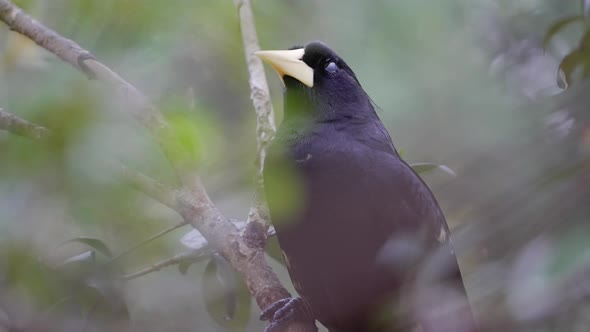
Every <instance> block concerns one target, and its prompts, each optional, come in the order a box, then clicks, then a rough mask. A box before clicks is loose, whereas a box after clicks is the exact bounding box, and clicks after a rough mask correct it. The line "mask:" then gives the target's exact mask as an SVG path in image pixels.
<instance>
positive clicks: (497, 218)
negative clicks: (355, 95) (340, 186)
mask: <svg viewBox="0 0 590 332" xmlns="http://www.w3.org/2000/svg"><path fill="white" fill-rule="evenodd" d="M15 3H16V4H17V5H19V6H21V7H22V8H24V9H25V10H26V11H27V12H28V13H30V14H31V15H33V16H34V17H36V18H37V19H38V20H39V21H41V22H43V23H45V24H46V25H48V26H49V27H51V28H53V29H54V30H56V31H58V32H59V33H60V34H62V35H64V36H66V37H68V38H70V39H73V40H75V41H76V42H78V43H79V44H81V45H82V46H83V47H85V48H86V49H88V50H90V51H91V52H93V53H94V54H95V55H96V56H97V58H99V59H101V60H102V61H103V62H104V63H106V64H108V65H109V66H111V67H112V68H113V69H115V70H116V71H117V72H119V73H120V74H121V75H122V76H124V77H125V78H127V79H128V80H129V81H130V82H132V83H133V84H134V85H136V86H137V87H138V88H140V89H141V90H143V91H144V92H146V94H148V95H149V97H150V98H152V99H153V100H154V101H155V102H156V103H157V104H158V105H159V106H160V107H162V109H163V110H164V111H165V112H166V114H167V116H169V118H170V119H171V122H172V123H173V124H174V125H175V126H177V127H178V130H179V131H180V132H182V135H181V136H182V137H183V141H182V142H183V144H185V145H187V147H188V149H190V151H192V152H193V156H194V161H195V167H197V168H199V170H200V172H201V174H202V176H203V178H204V181H205V182H206V187H207V189H208V191H209V193H210V194H211V196H212V198H213V200H214V201H215V202H216V203H217V204H218V205H219V207H220V208H221V210H222V211H223V212H224V213H225V214H226V215H228V216H229V217H232V218H236V219H242V220H243V219H245V217H246V214H247V211H248V207H249V205H250V204H251V202H252V192H253V180H252V179H253V175H254V155H255V148H256V146H255V145H256V141H255V117H254V113H253V111H252V106H251V103H250V101H249V88H248V84H247V80H248V78H247V72H246V67H245V62H244V55H243V50H242V47H241V45H242V44H241V39H240V38H241V37H240V32H239V25H238V21H237V15H236V11H235V8H234V5H233V3H232V1H203V0H201V1H189V0H170V1H146V0H103V1H76V0H26V1H25V0H22V1H15ZM580 3H581V1H578V0H568V1H564V0H476V1H474V0H446V1H438V2H436V1H434V2H433V1H425V0H411V1H409V0H408V1H391V0H389V1H387V0H376V1H371V2H362V1H348V2H342V1H337V0H326V1H311V0H298V1H293V0H280V1H273V0H255V1H254V4H253V6H254V14H255V18H256V24H257V28H258V33H259V38H260V42H261V45H262V47H263V48H266V49H281V48H287V47H290V46H292V45H295V44H299V45H301V44H305V43H307V42H308V41H311V40H316V39H319V40H323V41H324V42H326V43H327V44H329V45H331V46H332V47H333V48H334V49H335V50H336V51H337V52H338V53H339V54H340V55H341V56H342V57H343V58H344V59H346V61H347V62H348V64H349V65H350V66H351V67H352V68H353V69H354V70H355V72H356V74H357V76H358V78H359V80H360V81H361V83H362V84H363V86H364V88H365V90H366V91H367V92H368V93H369V95H370V96H371V97H372V99H373V100H374V101H375V103H376V104H377V105H379V106H380V108H381V110H380V111H379V115H380V117H381V118H382V120H383V121H384V122H385V124H386V126H387V128H388V129H389V131H390V133H391V135H392V137H393V140H394V143H395V144H396V146H397V147H398V149H401V150H402V151H403V156H404V158H405V159H406V160H408V161H410V162H432V163H436V164H441V165H447V166H448V167H450V168H451V169H452V170H453V171H454V172H455V173H456V176H454V177H453V176H450V175H449V174H447V173H445V172H437V171H432V172H428V173H425V174H423V175H424V177H425V180H426V181H427V182H428V184H429V185H430V186H431V187H432V188H433V190H434V192H435V194H436V196H437V198H438V199H439V201H440V203H441V205H442V207H443V210H444V211H445V214H446V216H447V220H448V222H449V224H450V226H451V228H452V229H453V236H452V240H453V242H454V244H455V247H456V251H457V253H458V257H459V259H460V264H461V267H462V270H463V273H464V276H465V279H466V283H467V289H468V293H469V295H470V298H471V300H472V303H473V305H474V308H475V311H476V314H477V318H478V320H479V321H480V322H481V324H482V325H483V326H485V327H487V328H488V329H489V330H498V331H587V326H590V301H589V299H590V298H589V295H590V284H589V280H590V278H588V277H589V276H590V274H589V273H590V214H589V212H590V186H589V185H590V111H589V109H588V105H589V102H590V97H588V96H590V95H589V94H587V93H586V92H587V91H588V89H590V85H589V84H588V83H587V82H586V81H585V80H584V78H585V76H587V75H588V72H589V71H588V70H587V69H586V67H588V66H587V63H590V56H588V55H586V53H585V52H584V44H583V43H582V42H583V41H584V38H583V37H584V34H585V32H586V29H587V26H586V25H585V24H586V23H584V22H585V21H587V20H588V16H586V18H585V17H584V15H585V12H587V11H585V10H584V8H583V6H582V7H581V6H580ZM586 14H587V13H586ZM574 15H580V16H581V19H579V20H578V23H572V24H567V26H563V27H561V28H559V29H556V27H555V24H556V22H559V21H560V20H563V19H564V18H567V17H570V16H574ZM562 28H563V29H562ZM548 33H549V37H551V38H547V37H548ZM575 50H582V52H579V55H578V56H576V57H575V58H576V60H575V61H573V60H570V62H568V63H562V61H563V60H564V59H565V58H567V56H568V55H569V54H572V52H573V51H575ZM560 63H562V69H563V71H562V72H561V74H559V73H558V68H559V66H560ZM268 74H269V75H268V77H269V80H270V83H271V91H272V100H273V102H274V106H275V110H276V111H277V117H278V119H279V121H280V118H281V110H282V105H281V102H282V98H281V93H282V87H281V85H280V81H279V79H278V78H277V77H276V75H275V74H274V73H272V72H271V71H270V70H269V71H268ZM566 85H567V89H566V90H564V89H563V88H564V87H565V86H566ZM105 90H106V89H104V87H103V86H101V85H99V84H96V83H95V82H93V81H88V80H86V79H85V77H83V76H82V75H80V74H79V73H78V72H76V71H75V70H73V69H72V68H70V67H69V66H68V65H66V64H63V63H61V62H60V61H59V60H58V59H57V58H56V57H55V56H53V55H52V54H49V53H48V52H46V51H44V50H42V49H40V48H38V47H36V46H35V45H34V44H32V42H30V41H28V40H26V39H25V38H23V37H21V36H19V35H17V34H16V33H14V32H11V31H9V30H8V29H7V28H6V27H5V26H2V27H1V29H0V107H3V108H5V109H6V110H8V111H10V112H13V113H15V114H17V115H19V116H20V117H22V118H25V119H28V120H30V121H34V122H36V123H39V124H41V125H44V126H47V127H49V128H51V129H52V130H54V132H55V136H54V137H52V139H51V140H50V141H48V142H47V144H39V143H38V142H33V141H30V140H27V139H25V138H21V137H17V136H14V135H10V134H8V133H6V132H0V331H17V328H18V329H19V331H21V330H30V331H33V330H37V331H48V330H55V331H81V330H86V331H100V330H112V331H124V330H142V331H162V330H167V331H227V330H236V331H241V330H244V329H247V330H248V331H260V330H261V329H262V328H263V326H264V325H263V324H262V323H261V322H259V321H258V319H257V315H258V314H259V311H258V308H257V307H256V305H255V304H251V305H250V302H249V300H248V299H247V296H246V297H245V300H244V296H243V294H242V293H241V291H240V290H239V289H241V288H240V285H239V282H238V281H236V280H231V273H229V274H228V273H222V272H220V271H224V269H227V266H224V265H223V262H219V259H217V258H213V259H211V260H208V261H204V262H202V263H195V264H193V265H191V266H190V268H188V269H187V270H184V269H182V270H183V272H186V273H180V272H179V271H178V269H176V268H173V267H169V268H166V269H164V270H162V271H159V272H155V273H151V274H149V275H146V276H143V277H140V278H137V279H133V280H130V281H128V282H123V281H121V280H120V279H118V278H116V277H113V276H117V275H120V274H122V273H131V272H134V271H136V270H139V269H141V268H143V267H145V266H149V265H150V264H153V263H155V262H157V261H160V260H162V259H165V258H168V257H171V256H172V255H174V254H177V253H179V252H182V251H184V250H186V248H185V247H184V246H183V245H182V244H181V242H180V238H181V237H182V236H183V235H184V234H185V233H187V232H188V231H189V229H188V228H182V229H179V230H176V231H174V232H172V233H170V234H168V235H166V236H164V237H161V238H158V239H156V240H154V241H150V242H149V243H148V244H146V245H143V246H141V247H140V248H138V249H137V250H134V251H132V252H131V253H129V254H127V255H125V256H123V257H121V258H120V259H117V262H116V263H117V264H114V263H108V264H106V265H105V262H108V261H109V260H110V259H111V258H112V257H113V256H116V255H118V254H119V253H121V252H123V251H125V250H126V249H128V248H130V247H132V246H133V245H134V244H136V243H139V242H141V241H142V240H144V239H146V238H148V237H149V236H151V235H153V234H155V233H157V232H159V231H161V230H162V229H164V228H166V227H169V226H171V225H174V224H175V223H178V222H179V221H180V217H179V216H177V215H176V214H175V213H173V212H172V211H170V210H168V209H167V208H165V207H163V206H161V205H159V204H158V203H156V202H154V201H152V200H150V199H149V198H147V197H146V196H144V195H143V194H142V193H140V192H138V191H136V190H134V189H133V188H131V187H130V186H129V185H128V184H126V183H125V182H123V181H121V179H120V178H118V177H117V176H116V175H115V174H113V173H112V171H111V170H110V168H109V167H108V166H107V165H106V164H107V161H108V160H112V159H119V160H121V161H123V162H124V163H125V164H127V165H129V166H130V167H131V168H135V169H138V170H141V171H143V172H145V173H147V174H149V175H151V176H153V177H155V178H157V179H160V180H162V181H163V182H165V183H169V184H173V183H174V177H173V174H172V171H171V168H170V166H169V165H168V163H167V162H166V160H165V158H164V156H163V155H162V153H161V151H160V150H159V149H158V148H157V144H155V142H154V141H153V139H152V138H151V137H150V135H149V134H148V133H147V132H146V131H145V130H144V129H143V128H141V126H139V125H138V124H136V123H135V122H134V121H133V119H131V118H130V117H128V116H127V114H126V113H125V112H124V111H123V110H122V109H121V107H122V106H121V105H122V103H120V102H118V101H117V100H116V99H113V98H112V95H111V94H110V93H109V92H108V91H105ZM392 204H395V202H392ZM72 239H74V240H75V241H71V240H72ZM93 239H98V240H93ZM274 245H275V246H276V244H274ZM275 249H276V248H275ZM273 256H275V255H273ZM185 267H186V266H185ZM273 267H274V268H275V270H276V271H277V272H278V273H279V274H280V276H281V278H282V280H283V281H284V283H285V284H286V285H288V284H289V278H288V275H287V274H286V271H285V269H284V268H283V267H282V266H281V264H280V263H279V262H277V261H274V260H273ZM228 276H229V278H228ZM228 279H229V280H228ZM227 285H234V286H235V287H237V288H236V289H238V290H235V291H233V292H227V291H226V290H227ZM216 286H219V287H217V288H219V289H218V291H216V290H217V288H216ZM289 287H290V285H289ZM230 288H231V287H230ZM236 298H238V299H236Z"/></svg>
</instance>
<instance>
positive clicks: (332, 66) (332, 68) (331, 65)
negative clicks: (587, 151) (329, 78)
mask: <svg viewBox="0 0 590 332" xmlns="http://www.w3.org/2000/svg"><path fill="white" fill-rule="evenodd" d="M324 69H325V70H326V72H328V73H330V74H333V73H335V72H337V71H338V69H339V68H338V65H337V64H336V62H334V61H329V62H327V63H326V66H325V67H324Z"/></svg>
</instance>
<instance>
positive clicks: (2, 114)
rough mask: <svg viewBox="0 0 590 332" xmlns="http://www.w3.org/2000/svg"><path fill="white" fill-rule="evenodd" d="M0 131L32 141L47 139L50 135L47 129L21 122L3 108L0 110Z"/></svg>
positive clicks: (24, 121)
mask: <svg viewBox="0 0 590 332" xmlns="http://www.w3.org/2000/svg"><path fill="white" fill-rule="evenodd" d="M0 129H2V130H6V131H8V132H10V133H13V134H15V135H19V136H23V137H27V138H30V139H34V140H44V139H47V137H49V134H50V132H49V130H48V129H47V128H45V127H43V126H39V125H36V124H34V123H32V122H29V121H27V120H23V119H21V118H19V117H18V116H16V115H14V114H12V113H8V112H6V111H5V110H4V109H3V108H0Z"/></svg>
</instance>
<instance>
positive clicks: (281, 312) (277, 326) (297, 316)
mask: <svg viewBox="0 0 590 332" xmlns="http://www.w3.org/2000/svg"><path fill="white" fill-rule="evenodd" d="M260 319H261V320H265V321H270V325H269V326H267V327H266V329H264V332H282V331H284V330H285V329H286V328H287V326H288V325H290V324H291V323H304V324H306V325H307V324H309V326H310V327H311V326H313V330H312V329H310V331H309V332H312V331H317V327H316V326H315V319H314V318H313V315H312V313H311V310H310V308H309V307H308V306H307V305H306V304H305V303H304V302H303V300H302V299H301V298H298V297H290V298H286V299H282V300H279V301H277V302H275V303H273V304H272V305H271V306H270V307H268V308H266V309H265V310H264V311H263V312H262V314H261V315H260Z"/></svg>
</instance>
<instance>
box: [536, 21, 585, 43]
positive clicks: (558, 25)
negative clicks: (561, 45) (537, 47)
mask: <svg viewBox="0 0 590 332" xmlns="http://www.w3.org/2000/svg"><path fill="white" fill-rule="evenodd" d="M575 22H581V23H584V17H582V16H580V15H576V16H568V17H566V18H562V19H561V20H559V21H557V22H555V23H553V25H551V26H550V27H549V29H547V33H546V34H545V38H543V48H544V49H546V48H547V45H548V44H549V42H550V41H551V39H552V38H553V37H554V36H555V35H556V34H557V33H558V32H560V31H561V30H563V29H564V28H566V27H567V26H568V25H570V24H572V23H575Z"/></svg>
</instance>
